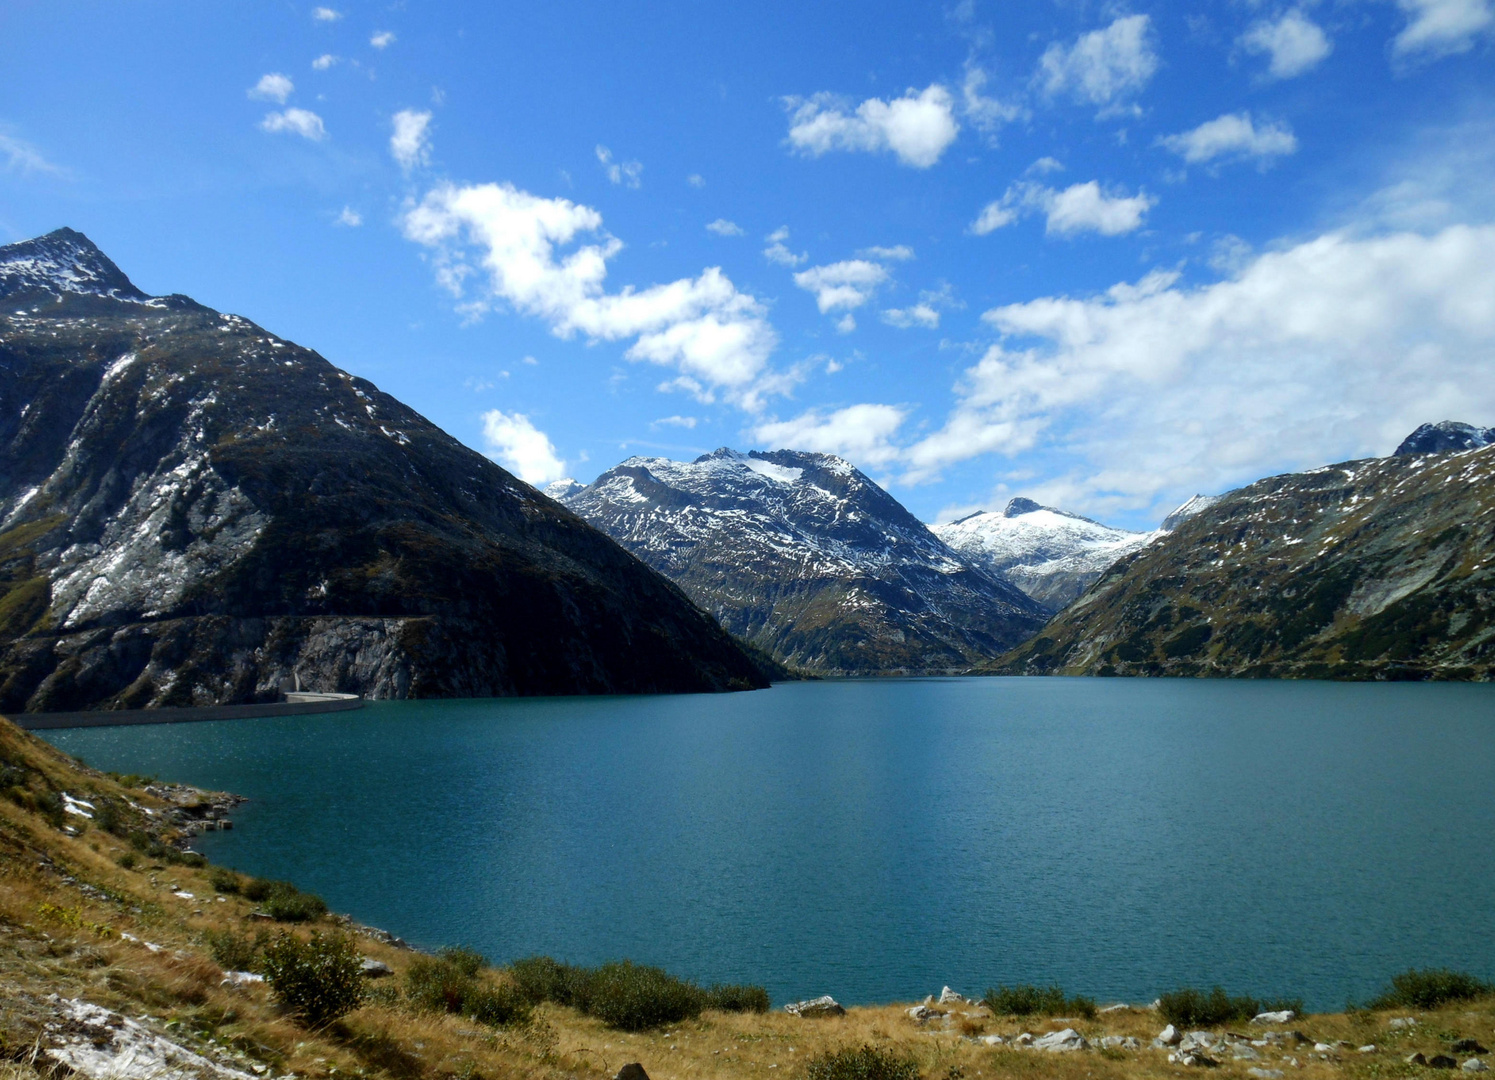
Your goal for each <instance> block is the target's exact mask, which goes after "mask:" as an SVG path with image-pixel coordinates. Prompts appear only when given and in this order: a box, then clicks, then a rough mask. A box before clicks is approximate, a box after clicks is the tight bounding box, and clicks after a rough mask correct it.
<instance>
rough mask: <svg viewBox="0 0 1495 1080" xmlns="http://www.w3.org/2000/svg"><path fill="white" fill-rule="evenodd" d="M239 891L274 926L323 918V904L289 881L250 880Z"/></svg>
mask: <svg viewBox="0 0 1495 1080" xmlns="http://www.w3.org/2000/svg"><path fill="white" fill-rule="evenodd" d="M215 887H216V886H215ZM239 891H240V892H242V893H243V894H244V898H245V899H246V900H252V901H254V902H255V903H256V904H259V905H260V906H261V907H262V908H264V911H265V914H266V915H268V916H270V918H272V919H274V920H275V921H276V922H293V923H294V922H315V921H316V920H317V919H320V918H321V917H322V916H323V915H326V914H327V904H326V903H325V902H324V901H323V900H322V898H321V897H320V896H313V895H312V894H311V893H304V892H302V891H301V890H300V889H298V888H296V886H294V885H292V884H291V883H290V882H289V881H269V880H267V879H265V878H251V879H250V880H249V881H246V882H244V883H242V884H241V885H240V886H239Z"/></svg>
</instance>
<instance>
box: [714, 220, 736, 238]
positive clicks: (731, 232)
mask: <svg viewBox="0 0 1495 1080" xmlns="http://www.w3.org/2000/svg"><path fill="white" fill-rule="evenodd" d="M706 231H707V232H709V233H716V235H717V236H741V235H742V226H741V225H738V224H737V223H736V222H735V221H728V220H727V219H726V218H717V219H716V220H715V221H712V222H708V223H707V225H706Z"/></svg>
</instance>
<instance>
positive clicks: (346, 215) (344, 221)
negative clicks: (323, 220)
mask: <svg viewBox="0 0 1495 1080" xmlns="http://www.w3.org/2000/svg"><path fill="white" fill-rule="evenodd" d="M333 224H334V225H343V226H346V227H347V228H350V229H356V228H358V226H360V225H362V224H363V215H362V214H360V213H359V212H358V211H357V210H354V209H353V208H352V207H351V206H345V207H343V212H342V213H341V214H339V215H338V216H337V220H335V221H334V222H333Z"/></svg>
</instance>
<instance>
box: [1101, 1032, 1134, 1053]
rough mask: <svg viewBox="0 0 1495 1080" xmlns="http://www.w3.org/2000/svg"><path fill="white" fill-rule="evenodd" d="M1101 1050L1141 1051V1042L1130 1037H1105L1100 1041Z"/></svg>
mask: <svg viewBox="0 0 1495 1080" xmlns="http://www.w3.org/2000/svg"><path fill="white" fill-rule="evenodd" d="M1100 1048H1101V1049H1102V1050H1141V1049H1142V1040H1141V1039H1138V1038H1136V1037H1134V1036H1132V1035H1107V1036H1105V1037H1104V1038H1102V1039H1101V1040H1100Z"/></svg>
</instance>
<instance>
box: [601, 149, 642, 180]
mask: <svg viewBox="0 0 1495 1080" xmlns="http://www.w3.org/2000/svg"><path fill="white" fill-rule="evenodd" d="M597 161H598V162H599V163H600V164H601V165H602V171H603V172H605V173H606V174H607V178H608V179H609V180H611V181H612V182H613V183H614V184H623V185H624V186H626V187H631V188H637V187H638V186H639V185H640V184H642V183H643V176H644V167H643V166H642V165H640V164H639V163H638V162H637V161H616V162H615V161H613V152H612V151H611V150H609V149H608V148H607V147H605V146H602V145H600V144H599V145H598V147H597Z"/></svg>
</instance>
